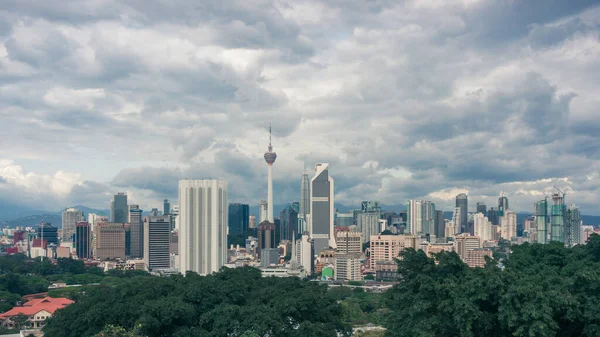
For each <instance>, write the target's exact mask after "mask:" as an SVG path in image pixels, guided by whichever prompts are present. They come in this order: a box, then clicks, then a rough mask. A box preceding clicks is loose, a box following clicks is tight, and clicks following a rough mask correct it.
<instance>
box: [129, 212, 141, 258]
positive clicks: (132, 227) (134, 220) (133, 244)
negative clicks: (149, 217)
mask: <svg viewBox="0 0 600 337" xmlns="http://www.w3.org/2000/svg"><path fill="white" fill-rule="evenodd" d="M128 213H129V214H128V222H129V232H130V237H129V254H130V255H129V256H130V257H131V258H134V259H137V258H140V259H141V258H143V257H144V219H143V217H142V213H143V210H141V209H140V207H139V206H138V205H129V212H128Z"/></svg>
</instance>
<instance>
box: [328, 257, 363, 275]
mask: <svg viewBox="0 0 600 337" xmlns="http://www.w3.org/2000/svg"><path fill="white" fill-rule="evenodd" d="M361 265H362V263H361V259H360V255H345V254H344V255H340V256H336V258H335V269H334V274H333V275H334V276H333V278H334V279H335V280H344V281H362V280H363V277H362V272H361V270H360V267H361Z"/></svg>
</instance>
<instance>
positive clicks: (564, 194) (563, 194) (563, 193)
mask: <svg viewBox="0 0 600 337" xmlns="http://www.w3.org/2000/svg"><path fill="white" fill-rule="evenodd" d="M554 188H556V189H557V190H558V191H559V192H560V193H561V194H562V196H563V199H564V198H565V197H566V196H567V193H565V192H563V191H562V190H561V189H560V188H558V187H556V185H554Z"/></svg>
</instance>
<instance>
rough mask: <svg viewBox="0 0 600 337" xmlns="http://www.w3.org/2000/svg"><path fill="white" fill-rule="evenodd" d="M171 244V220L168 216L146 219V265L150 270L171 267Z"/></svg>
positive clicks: (148, 217)
mask: <svg viewBox="0 0 600 337" xmlns="http://www.w3.org/2000/svg"><path fill="white" fill-rule="evenodd" d="M170 242H171V218H170V217H169V216H168V215H162V216H147V217H145V218H144V263H145V264H146V267H147V268H148V270H156V269H168V268H169V267H170V266H171V255H170V253H169V243H170Z"/></svg>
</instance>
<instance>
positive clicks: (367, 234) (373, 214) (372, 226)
mask: <svg viewBox="0 0 600 337" xmlns="http://www.w3.org/2000/svg"><path fill="white" fill-rule="evenodd" d="M380 218H381V207H380V206H379V201H363V202H362V204H361V209H360V211H358V212H356V225H357V226H358V228H359V229H360V231H361V233H362V238H363V241H364V242H368V240H369V238H371V235H377V234H379V233H381V232H382V231H383V229H382V228H381V225H380V223H379V219H380Z"/></svg>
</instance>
